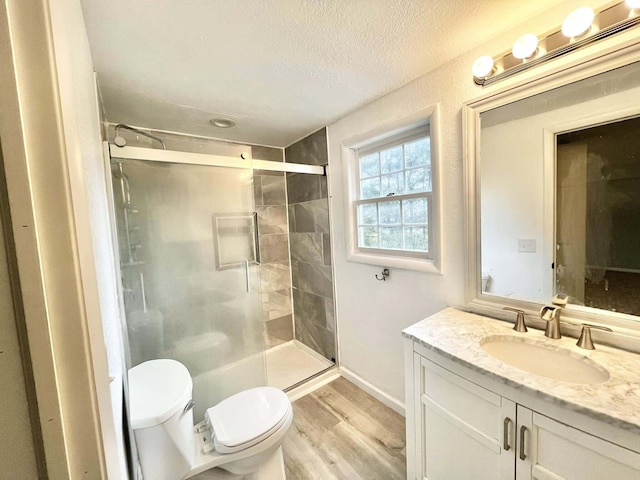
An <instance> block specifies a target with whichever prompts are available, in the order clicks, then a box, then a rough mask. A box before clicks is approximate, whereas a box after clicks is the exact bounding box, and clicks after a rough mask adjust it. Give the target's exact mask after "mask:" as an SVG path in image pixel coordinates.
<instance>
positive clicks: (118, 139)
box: [113, 123, 167, 150]
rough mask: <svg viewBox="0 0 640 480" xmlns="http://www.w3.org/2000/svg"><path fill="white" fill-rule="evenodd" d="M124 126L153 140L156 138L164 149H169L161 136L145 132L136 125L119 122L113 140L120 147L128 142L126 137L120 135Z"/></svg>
mask: <svg viewBox="0 0 640 480" xmlns="http://www.w3.org/2000/svg"><path fill="white" fill-rule="evenodd" d="M121 128H124V129H126V130H131V131H132V132H136V133H138V134H140V135H143V136H145V137H147V138H150V139H152V140H155V141H156V142H159V143H160V145H162V148H163V149H164V150H166V149H167V146H166V145H165V143H164V141H163V140H162V139H161V138H160V137H156V136H155V135H151V134H150V133H147V132H143V131H142V130H139V129H137V128H134V127H130V126H129V125H126V124H124V123H119V124H118V125H116V128H115V130H116V138H114V140H113V142H114V143H115V144H116V145H117V146H118V147H124V146H125V145H126V144H127V141H126V140H125V139H124V137H122V136H121V135H120V129H121Z"/></svg>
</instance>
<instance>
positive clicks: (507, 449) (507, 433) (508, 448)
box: [502, 417, 511, 451]
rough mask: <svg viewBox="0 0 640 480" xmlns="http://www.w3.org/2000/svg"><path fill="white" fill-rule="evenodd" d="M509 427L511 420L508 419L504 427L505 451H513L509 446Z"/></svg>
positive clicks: (503, 441) (503, 446) (503, 445)
mask: <svg viewBox="0 0 640 480" xmlns="http://www.w3.org/2000/svg"><path fill="white" fill-rule="evenodd" d="M509 425H511V419H510V418H509V417H506V418H505V419H504V423H503V426H502V448H504V449H505V451H509V450H510V449H511V445H509V437H510V435H509Z"/></svg>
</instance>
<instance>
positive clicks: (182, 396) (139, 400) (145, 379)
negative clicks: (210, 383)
mask: <svg viewBox="0 0 640 480" xmlns="http://www.w3.org/2000/svg"><path fill="white" fill-rule="evenodd" d="M192 388H193V384H192V382H191V375H189V370H187V367H185V366H184V365H182V364H181V363H180V362H177V361H175V360H170V359H167V358H163V359H157V360H149V361H147V362H144V363H141V364H139V365H136V366H135V367H133V368H131V369H130V370H129V415H130V420H131V428H133V429H134V430H137V429H139V428H148V427H154V426H156V425H160V424H161V423H164V422H166V421H167V420H168V419H169V418H170V417H172V416H173V415H174V414H176V413H177V412H179V411H181V410H183V409H184V407H185V405H186V404H187V403H188V402H189V400H191V390H192Z"/></svg>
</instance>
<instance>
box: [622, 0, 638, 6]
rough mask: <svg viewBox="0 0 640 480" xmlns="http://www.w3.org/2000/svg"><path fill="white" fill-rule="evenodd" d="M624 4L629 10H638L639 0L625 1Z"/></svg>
mask: <svg viewBox="0 0 640 480" xmlns="http://www.w3.org/2000/svg"><path fill="white" fill-rule="evenodd" d="M624 3H626V4H627V7H629V8H640V0H626V1H625V2H624Z"/></svg>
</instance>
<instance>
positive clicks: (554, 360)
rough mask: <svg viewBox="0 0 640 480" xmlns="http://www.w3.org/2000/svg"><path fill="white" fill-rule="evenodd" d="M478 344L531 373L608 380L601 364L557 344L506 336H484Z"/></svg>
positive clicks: (574, 379) (578, 380) (590, 382)
mask: <svg viewBox="0 0 640 480" xmlns="http://www.w3.org/2000/svg"><path fill="white" fill-rule="evenodd" d="M480 345H481V346H482V348H483V349H484V351H485V352H487V353H488V354H489V355H491V356H492V357H495V358H497V359H498V360H502V361H503V362H505V363H508V364H509V365H511V366H513V367H516V368H519V369H521V370H525V371H527V372H529V373H533V374H535V375H541V376H543V377H547V378H553V379H554V380H559V381H561V382H567V383H580V384H584V385H593V384H597V383H602V382H606V381H607V380H609V372H607V370H606V369H605V368H604V367H602V366H601V365H599V364H598V363H596V362H594V361H593V360H591V359H590V358H588V357H586V356H584V355H579V354H578V353H575V352H572V351H570V350H567V349H564V348H561V347H553V346H550V345H547V344H545V343H541V342H536V341H534V340H529V339H525V338H522V337H514V336H508V335H492V336H488V337H485V338H483V339H482V340H481V341H480Z"/></svg>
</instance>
